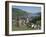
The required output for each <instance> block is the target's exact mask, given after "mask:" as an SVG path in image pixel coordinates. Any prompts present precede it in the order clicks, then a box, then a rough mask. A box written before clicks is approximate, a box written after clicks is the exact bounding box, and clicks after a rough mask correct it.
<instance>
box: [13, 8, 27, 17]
mask: <svg viewBox="0 0 46 37" xmlns="http://www.w3.org/2000/svg"><path fill="white" fill-rule="evenodd" d="M24 14H27V12H26V11H23V10H21V9H18V8H12V15H13V17H14V16H22V15H24Z"/></svg>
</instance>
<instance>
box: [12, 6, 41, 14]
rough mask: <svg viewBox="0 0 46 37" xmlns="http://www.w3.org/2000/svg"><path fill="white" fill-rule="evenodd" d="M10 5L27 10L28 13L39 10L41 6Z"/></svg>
mask: <svg viewBox="0 0 46 37" xmlns="http://www.w3.org/2000/svg"><path fill="white" fill-rule="evenodd" d="M12 7H13V8H18V9H21V10H24V11H27V12H28V13H37V12H41V7H34V6H12Z"/></svg>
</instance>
